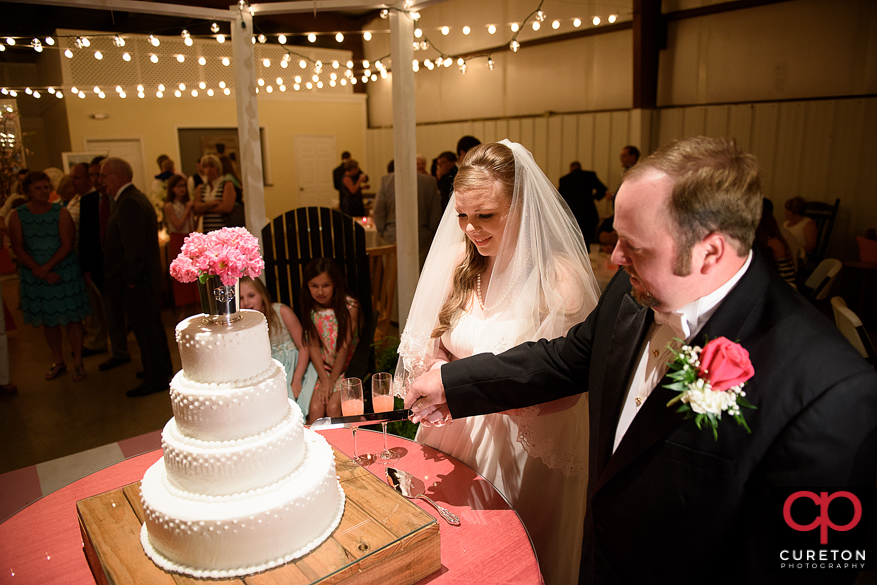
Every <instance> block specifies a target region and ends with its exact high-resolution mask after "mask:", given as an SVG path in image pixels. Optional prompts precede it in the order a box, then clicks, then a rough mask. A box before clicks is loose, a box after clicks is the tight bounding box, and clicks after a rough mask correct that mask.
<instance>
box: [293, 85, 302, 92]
mask: <svg viewBox="0 0 877 585" xmlns="http://www.w3.org/2000/svg"><path fill="white" fill-rule="evenodd" d="M292 89H294V90H295V91H298V90H300V89H301V86H300V85H299V84H297V83H296V84H295V85H293V86H292Z"/></svg>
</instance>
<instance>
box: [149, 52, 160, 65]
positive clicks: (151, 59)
mask: <svg viewBox="0 0 877 585" xmlns="http://www.w3.org/2000/svg"><path fill="white" fill-rule="evenodd" d="M149 60H150V61H152V62H153V63H158V55H156V54H155V53H153V54H152V55H150V56H149Z"/></svg>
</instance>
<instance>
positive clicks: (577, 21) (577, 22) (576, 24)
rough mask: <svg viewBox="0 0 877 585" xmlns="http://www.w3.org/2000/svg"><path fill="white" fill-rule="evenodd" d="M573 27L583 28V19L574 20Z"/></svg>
mask: <svg viewBox="0 0 877 585" xmlns="http://www.w3.org/2000/svg"><path fill="white" fill-rule="evenodd" d="M572 25H573V26H574V27H576V28H579V27H580V26H582V19H581V18H574V19H573V21H572Z"/></svg>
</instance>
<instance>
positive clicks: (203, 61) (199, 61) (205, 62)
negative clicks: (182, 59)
mask: <svg viewBox="0 0 877 585" xmlns="http://www.w3.org/2000/svg"><path fill="white" fill-rule="evenodd" d="M198 65H207V59H205V58H204V57H203V56H201V57H198Z"/></svg>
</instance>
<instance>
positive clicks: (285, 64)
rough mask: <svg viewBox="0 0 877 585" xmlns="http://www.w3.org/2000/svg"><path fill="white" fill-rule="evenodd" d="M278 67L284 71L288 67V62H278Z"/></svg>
mask: <svg viewBox="0 0 877 585" xmlns="http://www.w3.org/2000/svg"><path fill="white" fill-rule="evenodd" d="M280 66H281V67H283V68H284V69H286V68H287V67H289V61H287V60H285V59H284V60H283V61H281V62H280Z"/></svg>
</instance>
